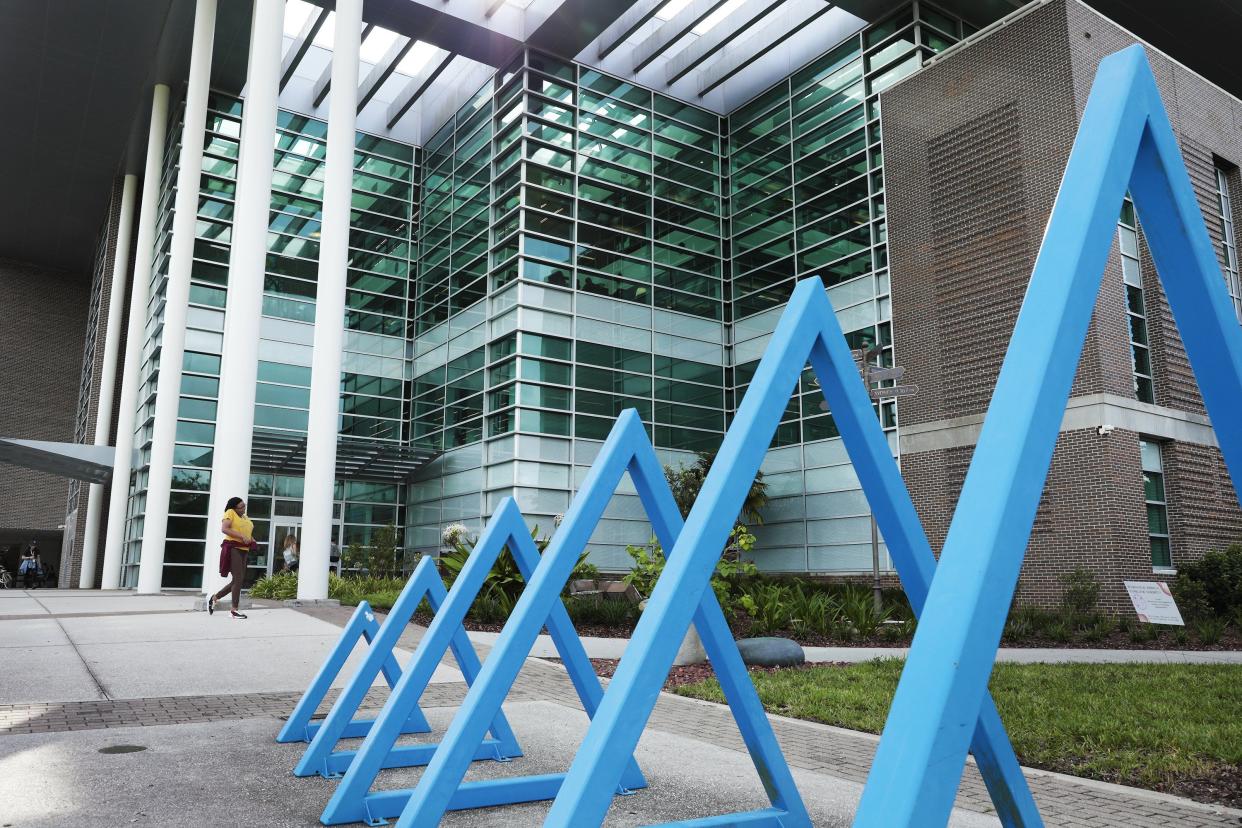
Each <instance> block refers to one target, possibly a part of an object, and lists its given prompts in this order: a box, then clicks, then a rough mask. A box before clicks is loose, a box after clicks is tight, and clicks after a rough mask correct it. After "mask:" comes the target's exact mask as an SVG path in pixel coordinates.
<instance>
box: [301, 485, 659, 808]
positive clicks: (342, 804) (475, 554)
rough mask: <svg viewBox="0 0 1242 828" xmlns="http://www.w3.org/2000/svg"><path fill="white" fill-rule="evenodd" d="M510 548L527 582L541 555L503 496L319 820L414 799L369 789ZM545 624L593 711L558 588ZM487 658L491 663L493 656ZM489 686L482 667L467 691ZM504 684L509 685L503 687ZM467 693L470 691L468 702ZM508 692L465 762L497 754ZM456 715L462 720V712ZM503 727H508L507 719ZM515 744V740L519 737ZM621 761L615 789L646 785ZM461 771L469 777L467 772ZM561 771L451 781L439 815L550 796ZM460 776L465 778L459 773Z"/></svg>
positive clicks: (595, 695)
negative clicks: (492, 742) (495, 741)
mask: <svg viewBox="0 0 1242 828" xmlns="http://www.w3.org/2000/svg"><path fill="white" fill-rule="evenodd" d="M505 547H508V548H509V550H510V552H512V554H513V558H514V561H515V562H516V563H517V565H518V569H519V570H521V572H522V576H523V577H524V578H526V579H527V580H528V581H529V579H530V578H531V577H532V573H534V572H535V570H536V568H537V567H538V566H539V564H540V555H539V550H538V549H536V548H535V543H534V541H533V540H532V539H531V536H530V531H529V530H528V529H527V528H526V522H525V520H523V518H522V513H521V511H520V510H519V509H518V506H517V503H516V502H515V501H514V500H513V498H505V499H504V500H503V501H502V502H501V504H500V508H499V509H497V510H496V513H495V514H494V515H493V516H492V518H491V520H490V521H488V524H487V527H486V528H485V529H484V531H483V534H482V535H481V536H480V537H479V540H478V542H477V543H476V544H475V547H474V550H473V551H472V552H471V553H470V557H469V558H467V560H466V564H465V566H463V567H462V570H461V572H460V573H458V575H457V579H456V580H455V581H454V582H453V587H452V589H450V590H449V592H448V596H447V597H446V598H445V600H444V603H443V604H442V605H441V606H440V608H439V611H438V612H437V613H436V615H435V618H434V619H433V620H432V622H431V625H430V626H429V627H428V628H427V631H426V633H424V634H423V637H422V639H421V640H420V641H419V643H418V648H417V649H416V650H415V652H414V655H413V656H412V657H411V659H410V663H409V665H408V666H407V667H406V669H405V671H404V673H402V675H401V679H400V680H399V681H398V682H397V686H396V687H394V688H393V691H392V694H391V695H390V696H389V698H388V702H387V703H386V704H385V705H384V709H383V710H382V711H381V712H380V715H379V717H378V718H377V719H376V720H375V725H374V726H373V727H372V728H371V729H370V732H369V733H368V734H367V736H366V739H365V740H364V741H363V743H362V746H361V747H360V748H359V749H358V751H357V752H356V753H355V754H354V755H353V757H352V761H351V762H350V764H349V766H348V768H347V769H346V770H345V774H344V777H343V778H342V779H341V782H340V784H339V785H338V786H337V788H336V791H335V792H334V793H333V795H332V798H331V799H330V800H329V801H328V805H327V807H326V808H325V809H324V812H323V815H322V816H321V817H320V821H322V822H323V823H324V824H325V825H338V824H341V823H345V822H359V821H365V822H369V823H371V824H373V825H374V824H380V823H379V821H380V820H383V819H385V818H388V817H394V816H397V815H398V814H401V813H402V812H403V810H405V809H406V803H407V802H408V801H409V800H410V799H411V794H412V793H413V791H411V790H408V789H405V790H384V791H376V792H372V791H371V786H372V784H374V782H375V777H376V776H377V775H378V773H379V771H380V770H381V769H383V768H385V767H393V766H395V765H394V764H393V762H394V760H393V759H392V758H391V757H392V755H393V753H394V752H397V753H399V752H401V751H402V750H403V748H400V747H397V746H396V741H397V737H399V736H400V735H401V725H402V722H404V721H405V720H406V719H407V718H408V717H409V715H410V713H411V711H413V710H416V709H417V704H418V697H419V694H420V693H421V692H422V689H423V688H424V687H425V686H426V685H427V682H428V680H429V679H430V677H431V674H432V673H433V672H434V671H435V668H436V666H437V665H438V664H439V663H440V658H441V657H442V656H443V654H444V652H445V651H446V650H447V649H448V647H449V645H450V642H451V641H452V640H453V636H454V635H455V634H456V632H457V631H458V630H460V629H461V625H462V622H463V621H464V620H465V617H466V613H467V611H468V610H469V609H470V605H471V604H473V603H474V600H475V598H476V597H477V596H478V594H479V591H480V590H481V589H482V588H483V585H484V582H485V580H486V578H487V574H488V572H489V571H490V570H491V568H492V565H493V564H494V563H495V561H496V558H497V557H498V556H499V555H500V553H501V551H502V550H503V549H504V548H505ZM574 560H575V561H576V560H577V558H576V557H575V558H574ZM545 624H546V625H547V629H548V633H549V635H550V636H551V637H552V641H553V643H554V644H555V645H556V648H557V651H558V652H559V653H560V656H561V660H562V661H563V663H564V666H565V669H566V671H567V672H568V673H569V678H570V680H571V681H572V682H573V684H574V688H575V689H576V690H577V691H578V697H579V698H580V699H581V701H582V704H583V707H584V708H585V709H586V711H587V713H588V714H591V713H593V712H594V711H595V708H596V707H597V706H598V704H599V701H600V699H601V698H602V696H603V692H604V691H603V689H602V687H601V686H600V682H599V678H598V677H597V676H596V675H595V670H594V668H593V667H592V666H591V661H590V659H589V658H588V657H587V653H586V649H585V648H584V647H583V646H582V641H581V639H579V638H578V633H577V632H576V631H575V630H574V627H573V623H572V622H571V621H570V620H569V613H568V612H566V610H565V605H564V604H563V603H561V601H560V599H559V591H558V597H557V600H556V602H555V605H554V606H552V607H550V608H549V609H548V610H547V611H545V612H544V613H543V615H542V616H540V617H539V618H538V619H537V621H536V632H537V631H538V630H539V629H541V628H543V627H544V625H545ZM460 663H461V662H460V661H459V664H460ZM487 663H488V664H490V663H491V659H489V660H488V662H487ZM484 670H486V666H485V667H484ZM372 675H374V674H372ZM484 684H485V682H484V680H483V677H482V673H481V672H480V675H479V676H478V677H477V678H476V679H475V682H474V685H473V686H472V687H471V689H470V694H474V692H475V689H474V688H475V687H479V686H480V685H484ZM507 690H508V688H507V687H506V692H507ZM470 694H468V696H467V703H468V702H469V698H470ZM503 697H504V693H501V694H500V695H499V696H498V697H496V703H495V705H494V707H492V708H491V711H492V712H491V713H489V714H488V715H487V717H486V721H482V726H483V727H482V732H480V733H479V734H478V737H477V738H476V739H475V740H474V741H473V743H472V744H471V745H470V747H469V749H468V750H467V751H465V755H466V759H465V762H466V765H469V764H470V762H471V761H472V760H473V759H477V758H487V755H488V754H489V753H492V752H494V751H493V749H491V748H489V746H488V744H487V743H486V742H485V741H484V737H485V735H486V732H487V730H488V729H489V728H490V729H491V730H492V732H493V734H494V735H496V723H497V722H503V721H504V719H503V716H502V714H501V712H500V703H501V701H503ZM462 709H463V710H464V709H465V705H464V704H463V707H462ZM457 718H461V714H460V713H459V715H458V717H457ZM454 722H456V719H455V720H454ZM505 728H506V729H507V724H506V725H505ZM452 733H453V731H452V730H451V729H450V731H449V732H448V733H446V734H445V739H446V740H449V739H453V741H451V742H449V741H442V742H441V744H440V746H439V747H438V748H436V746H434V745H433V746H431V747H432V748H433V749H434V755H433V757H432V761H433V762H434V761H435V758H436V757H440V756H441V755H442V754H443V753H444V751H445V749H446V747H447V746H449V745H460V740H458V739H456V738H455V737H453V736H452ZM510 738H512V737H510ZM514 745H516V743H515V742H514ZM420 747H421V746H420ZM420 759H424V760H425V757H422V756H420ZM402 764H405V763H402ZM420 764H421V762H420ZM622 764H623V766H624V767H623V770H622V773H621V774H619V782H618V785H617V789H618V790H620V791H621V792H626V791H628V790H630V789H635V788H642V787H645V786H646V784H647V782H646V780H645V779H644V778H643V775H642V772H641V771H639V769H638V764H637V763H636V762H635V761H634V759H633V756H632V755H630V756H627V757H623V759H622ZM431 772H432V771H431V769H430V768H429V769H428V770H427V771H426V772H425V773H424V774H423V776H422V778H421V779H420V788H421V787H422V785H423V784H424V783H425V780H426V779H427V778H428V775H429V774H430V773H431ZM462 775H463V776H464V775H465V772H464V770H463V772H462ZM562 776H563V774H542V775H537V776H519V777H509V778H505V779H491V780H483V781H478V782H466V783H464V784H459V785H454V786H453V789H452V790H451V791H448V792H447V793H448V796H447V797H446V798H447V800H448V801H447V802H446V804H445V807H444V809H442V810H441V813H442V812H443V810H445V809H447V810H458V809H465V808H483V807H488V806H493V805H508V804H513V803H516V802H529V801H532V800H539V799H550V798H552V796H554V795H555V793H556V790H557V788H559V786H560V783H561V778H562ZM457 781H458V782H460V781H461V779H460V777H458V780H457ZM415 790H418V789H415ZM438 821H439V818H438V817H437V819H436V820H435V821H433V822H431V823H429V824H432V825H434V824H437V823H438Z"/></svg>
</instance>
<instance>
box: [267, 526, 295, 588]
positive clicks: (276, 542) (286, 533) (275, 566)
mask: <svg viewBox="0 0 1242 828" xmlns="http://www.w3.org/2000/svg"><path fill="white" fill-rule="evenodd" d="M289 543H292V544H294V548H295V549H298V550H299V551H300V550H301V545H302V519H301V518H299V517H274V518H272V542H271V544H270V546H268V554H267V574H269V575H271V574H272V573H274V572H280V571H281V570H282V569H284V568H285V556H284V550H285V545H286V544H289ZM299 557H301V556H300V555H299Z"/></svg>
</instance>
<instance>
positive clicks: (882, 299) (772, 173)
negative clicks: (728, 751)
mask: <svg viewBox="0 0 1242 828" xmlns="http://www.w3.org/2000/svg"><path fill="white" fill-rule="evenodd" d="M973 31H974V29H973V28H972V27H971V26H969V24H966V23H964V22H963V21H961V20H960V19H957V18H955V17H953V16H950V15H948V14H945V13H943V12H941V11H939V10H937V9H936V8H935V7H933V6H931V5H929V4H926V3H915V4H912V5H910V6H907V7H906V8H904V9H903V10H901V11H899V12H897V13H895V14H894V15H892V16H891V17H889V18H887V19H886V20H883V21H881V22H879V23H877V24H875V25H873V26H870V27H868V28H866V29H863V30H862V31H860V32H859V33H858V34H856V35H853V36H851V37H849V38H847V39H846V40H845V41H843V42H842V43H840V44H838V45H837V46H835V47H834V48H833V49H831V50H830V51H828V52H827V53H826V54H824V55H822V56H820V57H819V58H817V59H815V60H813V61H811V62H810V63H809V64H807V65H806V66H805V67H803V68H802V69H800V70H798V71H797V72H794V73H793V74H792V75H790V76H789V77H788V78H786V79H785V80H783V81H781V82H780V83H778V84H776V85H775V86H773V87H772V88H770V89H768V90H767V91H766V92H763V93H762V94H760V95H758V96H757V97H756V98H754V99H753V100H752V101H751V102H749V103H747V104H745V105H743V106H742V107H740V108H738V109H737V110H736V111H734V112H733V113H732V114H730V116H729V118H728V147H727V158H728V172H729V188H728V193H729V199H728V207H729V235H730V239H731V243H732V251H733V257H732V311H733V319H734V341H735V343H736V344H735V346H734V350H733V363H734V369H733V372H734V373H733V382H732V391H733V403H734V406H736V404H737V403H738V402H740V401H741V399H742V396H743V395H744V394H745V392H746V388H747V386H748V384H749V382H750V380H751V378H752V376H753V375H754V372H755V368H756V367H757V366H758V363H759V358H760V357H761V356H762V354H763V351H764V349H765V348H766V347H767V343H768V340H769V338H770V334H771V331H772V329H773V328H774V326H775V324H776V321H777V319H779V317H780V313H781V311H782V310H783V309H784V305H785V302H786V301H787V300H788V298H789V294H790V293H791V292H792V290H793V286H794V284H795V282H796V281H797V280H798V279H801V278H805V277H808V276H819V277H820V278H822V279H823V281H824V284H825V285H826V286H827V287H828V295H829V297H830V299H831V300H832V304H833V307H834V308H835V310H836V312H837V319H838V321H839V322H840V324H841V327H842V329H843V330H844V331H845V334H846V337H847V339H848V340H849V343H850V347H851V348H854V349H863V350H866V349H873V350H872V356H871V358H870V361H871V362H872V363H878V364H880V365H884V366H891V365H893V364H894V354H893V349H892V341H893V339H892V322H891V319H892V313H891V308H890V300H889V278H888V270H887V267H888V255H887V246H886V240H887V237H886V223H885V211H884V169H883V161H884V159H883V152H882V149H881V121H880V101H879V93H880V92H882V91H883V90H884V89H886V88H888V87H889V86H890V85H892V84H894V83H896V82H897V81H899V80H900V79H902V78H904V77H906V76H907V75H909V74H911V73H913V72H915V71H916V70H918V69H919V68H920V67H922V66H923V64H924V63H925V62H926V61H927V60H928V59H930V58H931V57H933V56H934V55H935V54H937V53H938V52H940V51H942V50H944V49H946V48H948V47H949V46H951V45H953V44H954V43H956V42H958V41H959V40H960V39H961V38H963V37H965V36H967V35H969V34H970V33H971V32H973ZM887 384H891V382H890V383H887ZM822 402H823V396H822V394H821V392H820V390H819V387H818V383H817V381H816V379H815V377H814V375H813V373H812V372H811V371H810V370H807V371H806V372H805V373H804V374H803V376H802V379H801V381H800V383H799V386H798V388H797V389H796V391H795V394H794V397H793V399H792V400H791V401H790V403H789V406H788V408H787V409H786V411H785V416H784V418H783V419H782V422H781V424H780V426H779V428H778V430H777V433H776V437H775V439H774V440H773V442H772V451H770V452H769V455H768V458H767V460H766V461H765V465H764V471H765V474H766V475H767V478H766V479H767V482H768V486H769V493H770V495H771V498H772V499H771V503H770V505H769V506H768V508H767V510H766V512H765V525H764V526H763V527H762V529H761V530H760V531H758V533H757V535H758V544H757V554H756V559H757V562H758V563H759V565H760V567H761V568H765V569H769V570H776V571H811V572H855V571H868V570H870V569H871V519H870V510H869V509H868V507H867V503H866V499H865V497H863V495H862V491H861V489H860V488H859V483H858V480H857V478H856V477H855V475H854V472H853V468H852V466H851V465H850V464H849V461H848V458H847V457H846V455H845V451H844V448H843V446H842V445H841V443H840V440H839V439H836V438H837V437H838V432H837V429H836V426H835V424H834V423H833V421H832V416H831V415H830V414H828V413H826V412H825V411H824V409H823V406H822V405H821V403H822ZM877 413H878V415H879V416H880V418H881V422H882V423H883V426H884V428H885V429H886V430H887V431H889V433H890V441H891V443H892V446H893V451H894V454H896V452H897V441H896V434H895V430H896V427H897V406H896V403H895V402H892V401H889V402H885V403H882V404H879V405H877Z"/></svg>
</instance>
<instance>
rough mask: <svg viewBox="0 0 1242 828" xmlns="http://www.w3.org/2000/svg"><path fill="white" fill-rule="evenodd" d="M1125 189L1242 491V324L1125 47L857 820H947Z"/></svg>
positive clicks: (1067, 189)
mask: <svg viewBox="0 0 1242 828" xmlns="http://www.w3.org/2000/svg"><path fill="white" fill-rule="evenodd" d="M1127 188H1128V189H1129V191H1130V194H1131V196H1132V198H1133V199H1134V205H1135V207H1136V209H1137V210H1138V214H1139V220H1140V223H1141V225H1142V229H1143V232H1144V235H1145V237H1146V240H1147V244H1148V247H1149V248H1150V250H1151V254H1152V258H1153V260H1154V261H1155V264H1156V269H1157V271H1158V273H1159V276H1160V281H1161V284H1162V285H1163V287H1164V291H1165V294H1166V295H1167V296H1168V299H1169V305H1170V308H1171V309H1172V311H1173V316H1174V319H1175V320H1176V322H1177V326H1178V331H1179V333H1180V334H1181V337H1182V340H1183V342H1184V343H1185V346H1186V353H1187V355H1188V356H1189V358H1190V364H1191V366H1192V367H1193V368H1194V371H1195V376H1196V378H1197V380H1198V384H1199V389H1200V393H1201V394H1202V396H1203V401H1204V404H1205V405H1206V407H1207V410H1208V414H1209V415H1210V416H1211V419H1212V424H1213V425H1214V426H1215V429H1216V437H1217V440H1218V442H1219V444H1220V449H1221V453H1222V454H1223V456H1224V459H1225V463H1226V465H1227V467H1228V469H1229V473H1230V476H1231V477H1232V479H1233V481H1234V490H1235V492H1239V493H1240V494H1242V485H1240V484H1242V427H1240V426H1239V423H1240V422H1242V421H1240V420H1239V417H1238V412H1239V411H1242V328H1240V327H1239V325H1238V320H1237V318H1236V317H1235V316H1234V313H1233V310H1232V308H1231V307H1230V303H1229V298H1228V296H1227V294H1226V290H1225V287H1224V285H1223V283H1222V282H1223V279H1222V274H1221V271H1220V266H1219V264H1218V262H1217V260H1216V255H1215V252H1214V250H1213V246H1212V242H1211V239H1210V237H1209V236H1208V233H1207V228H1206V226H1205V225H1204V222H1203V216H1202V214H1201V213H1200V210H1199V205H1198V202H1197V200H1196V198H1195V192H1194V188H1193V187H1192V185H1191V183H1190V178H1189V176H1188V175H1187V173H1186V168H1185V165H1184V163H1183V160H1182V157H1181V153H1180V152H1179V151H1178V147H1177V139H1176V137H1175V136H1174V134H1173V130H1172V128H1171V126H1170V125H1169V120H1168V116H1167V115H1166V114H1165V111H1164V107H1163V104H1162V103H1161V99H1160V91H1159V89H1158V88H1157V86H1156V81H1155V78H1154V77H1153V75H1152V73H1151V68H1150V66H1148V63H1147V56H1146V53H1145V52H1144V51H1143V48H1142V47H1141V46H1137V45H1136V46H1131V47H1129V48H1127V49H1124V50H1122V51H1120V52H1118V53H1115V54H1113V55H1110V56H1109V57H1107V58H1105V59H1104V60H1103V61H1101V62H1100V65H1099V68H1098V70H1097V72H1096V77H1095V81H1094V83H1093V85H1092V88H1091V94H1090V97H1089V98H1088V101H1087V107H1086V111H1085V112H1084V113H1083V117H1082V122H1081V123H1080V125H1079V128H1078V135H1077V138H1076V139H1075V141H1074V147H1073V149H1072V151H1071V153H1070V157H1069V162H1068V164H1067V165H1066V169H1065V176H1064V178H1063V179H1062V181H1061V188H1060V191H1059V192H1058V194H1057V200H1056V204H1055V206H1054V207H1053V210H1052V215H1051V217H1050V218H1049V221H1048V227H1047V230H1046V231H1045V233H1044V240H1043V244H1042V246H1041V247H1040V251H1039V255H1038V257H1037V259H1036V261H1035V267H1034V271H1033V272H1032V275H1031V281H1030V285H1029V287H1028V288H1027V293H1026V298H1025V301H1024V302H1023V304H1022V310H1021V312H1020V313H1019V315H1018V321H1017V324H1016V326H1015V328H1014V333H1013V337H1012V339H1011V340H1010V343H1009V349H1008V352H1007V353H1006V355H1005V360H1004V363H1003V364H1002V366H1001V372H1000V376H999V378H998V380H997V383H996V389H995V391H994V392H993V395H992V402H991V405H990V406H989V408H988V412H987V416H986V418H985V420H984V424H983V429H982V432H981V433H980V436H979V442H978V444H977V446H976V448H975V452H974V457H973V458H972V460H971V464H970V468H969V470H968V472H967V475H966V480H965V483H964V485H963V487H962V493H961V496H960V498H959V500H958V503H957V508H956V510H955V512H954V515H953V520H952V522H951V524H950V526H949V532H948V536H947V538H946V540H945V546H944V551H943V553H942V555H941V558H940V565H939V568H938V570H937V573H936V578H935V581H934V582H933V584H932V589H931V591H930V593H929V594H928V597H927V605H926V608H925V611H924V614H923V619H922V623H921V624H920V625H919V630H918V632H917V633H916V634H915V638H914V642H913V645H912V647H911V650H910V656H909V659H908V661H907V664H906V668H905V671H904V672H903V674H902V677H901V682H900V683H899V685H898V688H897V694H896V697H895V698H894V701H893V706H892V708H891V709H890V711H889V717H888V722H887V724H886V725H885V728H884V735H883V737H882V738H881V741H880V747H879V749H878V751H877V753H876V758H875V763H874V764H873V766H872V770H871V775H870V777H869V779H868V781H867V786H866V788H865V790H864V792H863V797H862V801H861V803H860V805H859V810H858V815H857V817H856V820H855V825H858V826H881V825H883V826H894V825H897V826H906V825H943V824H944V823H945V822H946V821H947V820H948V817H949V814H950V812H951V809H952V807H953V800H954V796H955V793H956V791H957V786H958V782H959V779H960V777H961V768H962V762H963V760H964V759H965V755H966V743H965V734H966V732H967V730H968V729H969V728H968V727H964V725H968V723H969V722H970V721H972V720H973V718H974V716H975V715H976V712H977V711H978V710H979V709H980V708H979V705H980V701H981V699H982V697H983V693H984V691H985V689H986V686H987V680H988V676H989V675H990V674H991V670H992V665H993V662H994V660H995V657H996V648H997V646H998V645H999V643H1000V637H1001V632H1002V629H1003V626H1004V621H1005V615H1006V611H1007V609H1008V607H1009V604H1010V602H1011V600H1012V598H1013V591H1014V587H1015V585H1016V583H1017V579H1018V574H1019V570H1020V568H1021V565H1022V558H1023V555H1024V553H1025V549H1026V543H1027V540H1028V538H1029V537H1030V532H1031V526H1032V523H1033V522H1034V518H1035V511H1036V507H1037V506H1038V503H1039V498H1040V494H1041V492H1042V490H1043V486H1044V480H1045V478H1046V477H1047V473H1048V467H1049V465H1050V463H1051V460H1052V453H1053V449H1054V448H1055V446H1056V441H1057V435H1058V433H1059V431H1060V424H1061V418H1062V412H1063V411H1064V409H1065V403H1066V400H1067V399H1068V397H1069V393H1070V388H1071V385H1072V383H1073V378H1074V373H1075V370H1076V369H1077V366H1078V359H1079V354H1080V352H1081V350H1082V344H1083V341H1084V339H1085V337H1086V333H1087V326H1088V323H1089V321H1090V319H1091V313H1092V311H1093V309H1094V307H1095V299H1096V295H1097V293H1098V292H1099V289H1100V281H1101V278H1102V274H1103V271H1104V265H1105V262H1106V260H1107V256H1108V251H1109V248H1110V246H1111V245H1112V239H1113V236H1114V235H1115V233H1116V225H1117V216H1118V214H1119V212H1120V209H1121V204H1122V199H1123V197H1124V195H1125V192H1126V190H1127ZM566 784H568V782H567V783H566Z"/></svg>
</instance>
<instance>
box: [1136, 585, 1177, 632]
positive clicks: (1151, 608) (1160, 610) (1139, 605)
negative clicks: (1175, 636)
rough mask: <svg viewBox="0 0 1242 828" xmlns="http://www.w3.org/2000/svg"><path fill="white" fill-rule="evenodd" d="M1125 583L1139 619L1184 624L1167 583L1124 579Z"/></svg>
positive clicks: (1154, 622) (1150, 621)
mask: <svg viewBox="0 0 1242 828" xmlns="http://www.w3.org/2000/svg"><path fill="white" fill-rule="evenodd" d="M1125 585H1126V591H1127V592H1129V593H1130V602H1131V603H1133V604H1134V611H1135V612H1136V613H1138V617H1139V620H1140V621H1143V622H1146V623H1148V624H1174V625H1176V626H1178V627H1184V626H1185V625H1186V622H1185V621H1183V620H1182V614H1181V613H1180V612H1179V611H1178V609H1177V602H1176V601H1174V600H1173V593H1172V592H1171V591H1170V590H1169V585H1168V584H1166V583H1163V582H1161V581H1126V582H1125Z"/></svg>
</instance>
